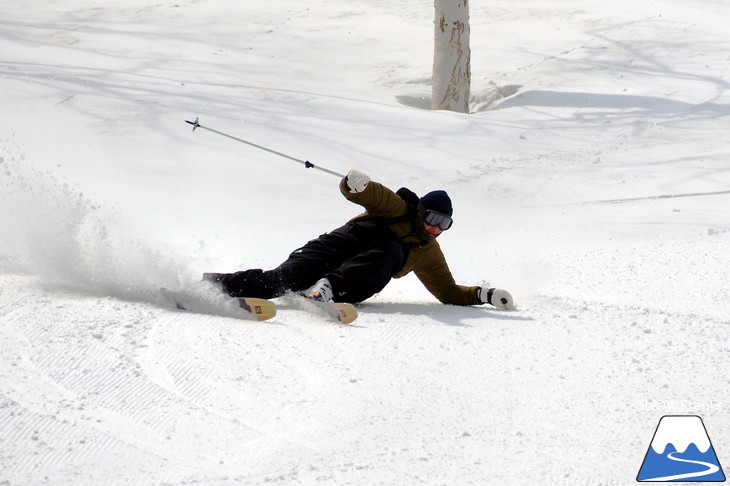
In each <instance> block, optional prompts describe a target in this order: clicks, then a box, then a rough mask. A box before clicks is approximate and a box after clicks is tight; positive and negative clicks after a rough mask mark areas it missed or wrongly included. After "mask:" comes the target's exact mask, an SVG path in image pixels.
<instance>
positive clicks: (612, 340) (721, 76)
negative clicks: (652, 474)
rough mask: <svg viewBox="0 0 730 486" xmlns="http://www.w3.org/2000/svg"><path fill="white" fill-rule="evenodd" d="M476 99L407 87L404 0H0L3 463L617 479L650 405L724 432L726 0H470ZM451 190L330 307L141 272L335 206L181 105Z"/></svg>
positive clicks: (297, 173)
mask: <svg viewBox="0 0 730 486" xmlns="http://www.w3.org/2000/svg"><path fill="white" fill-rule="evenodd" d="M470 15H471V50H472V58H471V62H472V80H473V83H472V100H473V103H472V113H471V114H469V115H465V114H456V113H448V112H432V111H428V110H424V109H422V108H423V107H424V106H428V105H429V104H430V99H429V97H430V93H431V86H430V76H431V72H430V70H431V66H432V55H433V52H432V45H433V23H432V22H433V5H432V3H430V2H416V1H407V2H399V3H396V4H393V3H392V2H387V3H386V2H383V1H373V0H371V1H367V2H365V1H361V0H351V1H347V2H345V1H343V0H329V1H316V2H307V4H306V6H304V4H303V3H302V2H294V1H291V0H280V1H277V2H274V3H273V4H272V3H265V2H264V3H256V2H233V1H217V2H212V1H209V0H200V1H197V2H176V3H172V2H164V1H163V2H158V3H155V4H150V3H148V2H143V1H140V0H131V1H130V0H124V1H121V0H110V1H108V2H105V4H104V7H103V8H101V7H98V4H97V3H94V2H88V1H83V0H76V1H74V2H52V1H50V0H39V1H36V2H32V3H28V2H15V3H9V2H5V3H4V4H2V5H0V19H2V20H0V31H1V32H2V37H3V43H2V46H1V47H0V52H1V53H2V55H1V56H0V59H1V60H0V106H2V117H1V118H0V187H1V188H2V189H1V192H0V216H1V217H0V349H2V353H1V354H0V484H6V485H13V486H16V485H54V486H64V485H69V486H70V485H84V484H88V485H91V484H105V485H128V484H136V485H148V484H149V485H170V484H174V485H182V484H203V485H209V486H221V485H229V484H262V483H266V482H269V483H278V484H343V485H344V484H358V485H362V484H421V483H425V484H459V485H462V484H581V485H582V484H627V483H630V482H631V483H633V482H634V480H635V479H634V478H635V477H636V473H637V471H638V469H639V467H640V465H641V461H642V459H643V457H644V455H645V452H646V450H647V445H648V444H649V442H650V441H651V438H652V434H653V432H654V428H655V426H656V423H657V420H658V419H659V418H660V417H661V416H663V415H668V414H674V415H677V414H687V415H699V416H701V417H702V418H703V421H704V423H705V425H706V427H707V431H708V433H709V435H710V437H711V438H712V441H713V446H714V449H715V450H716V452H717V455H718V458H719V459H720V461H721V463H722V462H723V461H724V462H727V460H724V459H723V457H725V458H727V454H728V451H730V440H729V439H728V437H730V419H728V415H727V410H728V408H729V407H730V403H728V402H727V398H726V397H728V396H730V394H729V392H730V379H728V376H727V373H726V371H725V367H724V366H725V361H726V359H727V356H728V352H729V351H730V346H729V345H728V329H729V327H728V326H729V324H730V303H729V301H728V295H730V285H729V280H730V279H729V278H728V268H730V251H728V250H729V249H730V213H729V212H728V209H727V208H728V207H729V205H730V170H728V167H729V166H728V159H729V157H728V156H729V155H730V139H729V138H728V137H727V133H728V128H730V120H729V117H728V115H730V99H729V96H728V88H729V87H730V84H729V83H728V80H727V73H728V69H729V66H730V57H728V51H729V50H728V47H729V42H730V41H729V37H728V31H727V24H728V20H730V5H728V4H727V2H722V1H719V0H717V1H713V0H684V1H681V2H680V1H677V0H667V1H664V2H628V1H624V0H621V1H617V2H611V3H606V2H597V1H595V0H584V1H581V2H577V1H574V0H569V1H565V2H560V3H559V4H554V3H547V2H505V1H496V2H489V3H488V4H475V3H472V4H470ZM196 116H199V117H200V122H201V123H202V124H204V125H206V126H209V127H211V128H214V129H216V130H219V131H222V132H225V133H229V134H231V135H233V136H237V137H240V138H243V139H246V140H250V141H252V142H254V143H257V144H260V145H264V146H267V147H270V148H272V149H275V150H279V151H281V152H284V153H286V154H289V155H291V156H293V157H297V158H301V159H306V160H310V161H312V162H313V163H315V164H318V165H321V166H323V167H326V168H328V169H331V170H334V171H336V172H340V173H344V172H347V171H348V170H349V169H351V168H357V169H359V170H362V171H364V172H366V173H367V174H369V175H370V176H371V177H372V178H373V179H374V180H377V181H379V182H383V183H384V184H386V185H387V186H389V187H391V188H393V189H397V188H399V187H401V186H407V187H409V188H410V189H412V190H414V191H416V192H417V193H421V194H423V193H425V192H427V191H430V190H434V189H445V190H447V191H448V192H449V194H450V196H451V198H452V200H453V202H454V206H455V212H454V219H455V224H454V226H453V228H452V229H450V230H449V231H448V232H447V233H445V234H443V235H442V236H441V237H440V242H441V245H442V247H443V248H444V251H445V253H446V256H447V259H448V261H449V265H450V267H451V269H452V271H453V273H454V274H455V277H456V279H457V281H458V282H459V283H463V284H467V285H472V284H478V283H480V282H482V281H488V282H490V284H491V285H493V286H498V287H501V288H506V289H509V290H510V291H511V292H512V294H513V296H514V298H515V301H516V303H517V310H515V311H512V312H506V311H497V310H495V309H491V308H487V307H467V308H460V307H454V306H444V305H441V304H439V303H437V302H436V301H435V299H433V297H432V296H431V295H430V294H428V292H427V291H426V290H425V289H424V288H423V287H422V286H421V285H420V283H419V282H418V281H417V279H416V278H415V277H413V276H408V277H406V278H403V279H400V280H397V281H393V282H392V283H391V284H390V285H389V286H388V287H387V288H386V289H385V290H384V291H383V292H382V293H381V294H379V295H378V296H376V297H375V298H373V299H372V300H370V301H368V302H367V303H365V304H363V305H362V306H361V307H360V309H359V311H360V314H361V317H360V318H359V319H358V321H357V322H356V324H357V325H356V326H352V327H344V326H339V325H335V324H332V323H327V322H324V321H323V320H322V319H320V318H318V317H316V316H314V315H312V314H309V313H306V312H304V311H302V310H301V309H298V308H297V307H296V306H293V305H291V304H290V303H287V302H286V301H283V302H281V303H280V304H281V305H280V307H281V310H280V312H279V315H278V316H277V317H276V318H275V319H273V320H272V321H268V322H266V323H257V322H247V321H241V320H236V319H231V318H227V317H223V316H216V315H193V314H186V313H183V312H179V311H173V310H170V309H166V308H163V307H160V306H158V305H157V304H156V293H157V290H158V289H159V287H161V286H167V287H171V288H183V289H185V288H188V289H189V288H193V287H194V286H195V283H196V282H197V281H198V280H199V278H200V274H201V273H202V272H204V271H234V270H239V269H245V268H252V267H264V268H269V267H272V266H275V265H277V264H278V263H280V262H281V261H282V260H283V259H284V258H285V257H286V255H287V254H288V252H289V251H291V250H292V249H294V248H296V247H297V246H299V245H301V244H303V243H304V242H306V241H307V240H308V239H310V238H313V237H315V236H317V235H318V234H321V233H323V232H325V231H328V230H330V229H333V228H335V227H337V226H339V225H340V224H342V223H343V222H344V221H346V220H347V219H348V218H350V217H352V216H354V215H355V214H357V213H358V212H359V207H355V206H353V205H351V204H349V203H348V202H347V201H345V200H344V199H343V198H342V196H341V195H340V194H339V192H338V188H337V182H338V181H337V179H336V178H335V177H332V176H330V175H328V174H325V173H321V172H317V171H313V170H308V171H307V170H305V169H303V168H302V167H301V165H298V164H296V163H294V162H292V161H289V160H286V159H284V158H281V157H277V156H275V155H273V154H269V153H266V152H263V151H260V150H257V149H255V148H252V147H249V146H247V145H244V144H240V143H237V142H235V141H232V140H229V139H226V138H224V137H221V136H219V135H216V134H214V133H210V132H205V131H202V130H198V131H196V132H194V133H193V132H192V131H191V130H190V126H189V125H187V124H185V123H184V120H192V119H194V118H195V117H196Z"/></svg>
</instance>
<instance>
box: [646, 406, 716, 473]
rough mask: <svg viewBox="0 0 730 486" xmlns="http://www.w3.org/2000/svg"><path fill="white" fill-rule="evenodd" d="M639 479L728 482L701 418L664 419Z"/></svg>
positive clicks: (675, 416) (665, 417) (655, 433)
mask: <svg viewBox="0 0 730 486" xmlns="http://www.w3.org/2000/svg"><path fill="white" fill-rule="evenodd" d="M636 480H637V481H656V482H664V481H691V482H722V481H725V474H724V473H723V471H722V467H721V466H720V461H718V460H717V455H716V454H715V449H714V448H713V447H712V443H711V442H710V436H709V435H707V429H705V424H704V423H703V422H702V419H701V418H700V417H698V416H697V415H665V416H664V417H662V418H661V420H659V425H658V426H657V428H656V432H654V437H653V438H652V440H651V444H650V445H649V450H648V451H646V457H644V462H643V463H642V464H641V469H640V470H639V474H638V476H636Z"/></svg>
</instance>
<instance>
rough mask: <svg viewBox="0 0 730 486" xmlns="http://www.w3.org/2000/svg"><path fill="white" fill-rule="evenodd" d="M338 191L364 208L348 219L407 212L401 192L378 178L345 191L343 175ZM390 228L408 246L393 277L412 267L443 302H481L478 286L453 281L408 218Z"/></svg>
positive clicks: (435, 244)
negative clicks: (358, 188) (359, 189)
mask: <svg viewBox="0 0 730 486" xmlns="http://www.w3.org/2000/svg"><path fill="white" fill-rule="evenodd" d="M340 191H341V192H342V194H343V195H344V196H345V197H346V198H347V199H348V200H349V201H352V202H354V203H356V204H359V205H361V206H363V207H364V208H365V210H366V211H365V212H364V213H362V214H360V215H359V216H357V217H355V218H353V219H351V220H350V221H351V222H356V221H368V220H373V219H377V218H396V217H398V216H403V215H405V214H406V213H407V212H408V205H407V204H406V202H405V201H404V200H403V199H402V198H401V197H400V196H398V195H397V194H396V193H394V192H393V191H391V190H390V189H388V188H387V187H385V186H384V185H382V184H380V183H377V182H372V181H371V182H370V183H369V184H368V185H367V186H366V188H365V190H364V191H363V192H360V193H355V194H353V193H351V192H350V191H348V189H347V186H346V185H345V181H344V179H343V180H342V181H341V182H340ZM390 229H391V231H393V233H395V235H396V236H397V237H398V238H400V240H401V241H402V242H403V243H404V244H405V245H406V246H407V247H408V248H409V252H408V259H407V260H406V263H405V265H404V266H403V268H402V269H401V270H400V271H399V272H398V273H397V274H396V275H394V276H393V278H400V277H403V276H404V275H407V274H409V273H410V272H411V271H413V272H415V273H416V276H417V277H418V279H419V280H420V281H421V283H423V285H424V286H425V287H426V288H427V289H428V291H429V292H431V293H432V294H433V295H434V296H435V297H436V298H437V299H438V300H440V301H441V302H443V303H444V304H455V305H473V304H481V303H482V302H481V301H480V300H479V298H478V297H477V290H478V289H479V287H476V286H474V287H466V286H463V285H457V284H456V282H455V281H454V277H453V276H452V275H451V271H450V270H449V266H448V265H447V264H446V258H445V257H444V254H443V252H442V251H441V247H440V246H439V244H438V242H437V241H436V240H430V241H421V240H420V239H419V237H418V235H417V234H416V231H415V229H414V228H413V223H411V221H400V222H396V223H393V224H391V225H390Z"/></svg>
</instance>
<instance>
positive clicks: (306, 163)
mask: <svg viewBox="0 0 730 486" xmlns="http://www.w3.org/2000/svg"><path fill="white" fill-rule="evenodd" d="M185 123H189V124H191V125H192V126H193V131H195V129H196V128H202V129H203V130H208V131H209V132H213V133H217V134H218V135H223V136H224V137H228V138H231V139H233V140H236V141H238V142H241V143H245V144H246V145H251V146H252V147H256V148H258V149H261V150H265V151H267V152H269V153H272V154H275V155H278V156H280V157H284V158H285V159H289V160H293V161H294V162H299V163H300V164H303V165H304V168H305V169H317V170H321V171H322V172H326V173H328V174H332V175H333V176H337V177H339V178H340V179H342V178H343V177H345V176H344V175H343V174H339V173H337V172H335V171H333V170H329V169H325V168H324V167H319V166H316V165H314V164H313V163H311V162H310V161H308V160H300V159H297V158H296V157H292V156H290V155H286V154H283V153H281V152H277V151H276V150H272V149H270V148H266V147H263V146H261V145H257V144H255V143H253V142H249V141H246V140H243V139H242V138H238V137H234V136H233V135H228V134H227V133H223V132H219V131H218V130H213V129H212V128H208V127H205V126H203V125H201V124H200V123H198V118H195V121H194V122H191V121H188V120H185Z"/></svg>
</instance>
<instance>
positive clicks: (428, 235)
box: [204, 170, 514, 309]
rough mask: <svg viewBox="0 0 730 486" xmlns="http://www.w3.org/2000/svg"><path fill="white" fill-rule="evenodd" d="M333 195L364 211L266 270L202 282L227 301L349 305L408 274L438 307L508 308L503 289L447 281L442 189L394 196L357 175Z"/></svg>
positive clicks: (447, 205) (447, 207)
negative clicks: (289, 298)
mask: <svg viewBox="0 0 730 486" xmlns="http://www.w3.org/2000/svg"><path fill="white" fill-rule="evenodd" d="M340 191H341V192H342V194H343V195H344V196H345V198H347V199H348V200H349V201H351V202H354V203H356V204H359V205H361V206H363V207H364V208H365V210H366V211H365V212H364V213H362V214H360V215H359V216H357V217H355V218H353V219H351V220H350V221H349V222H348V223H347V224H345V225H344V226H342V227H340V228H337V229H335V230H333V231H332V232H330V233H325V234H323V235H322V236H320V237H319V238H316V239H314V240H311V241H309V242H308V243H307V244H306V245H304V246H303V247H301V248H298V249H297V250H294V251H293V252H292V253H291V254H290V255H289V258H288V259H287V260H286V261H285V262H284V263H282V264H281V265H279V266H278V267H276V268H275V269H273V270H268V271H264V270H261V269H250V270H245V271H241V272H235V273H206V274H205V275H204V278H205V279H206V280H209V281H213V282H217V283H218V284H219V285H220V286H221V288H222V289H223V291H224V292H226V293H228V294H229V295H231V296H232V297H259V298H264V299H271V298H274V297H279V296H282V295H284V294H285V293H288V292H298V293H301V294H302V295H304V296H306V297H309V298H313V299H316V300H321V301H334V302H350V303H357V302H362V301H363V300H365V299H368V298H369V297H372V296H373V295H375V294H376V293H378V292H380V291H381V290H382V289H383V288H384V287H385V286H386V285H387V284H388V282H389V281H390V279H391V278H400V277H403V276H404V275H406V274H408V273H410V272H411V271H413V272H414V273H415V274H416V276H417V277H418V278H419V279H420V281H421V282H422V283H423V285H424V286H425V287H426V288H427V289H428V290H429V292H431V293H432V294H433V295H434V296H435V297H436V298H437V299H438V300H439V301H441V302H443V303H444V304H454V305H475V304H491V305H494V306H495V307H497V308H500V309H513V308H514V303H513V300H512V296H511V295H510V293H509V292H507V291H506V290H502V289H496V288H489V287H487V286H482V287H480V286H472V287H467V286H463V285H457V284H456V282H455V281H454V278H453V276H452V275H451V271H450V270H449V267H448V265H447V264H446V259H445V257H444V254H443V253H442V251H441V248H440V246H439V244H438V242H437V241H436V238H437V237H438V236H439V235H440V234H441V233H442V232H443V231H446V230H448V229H449V228H450V227H451V225H452V223H453V220H452V218H451V217H452V215H453V208H452V206H451V199H450V198H449V196H448V194H447V193H446V192H445V191H432V192H429V193H428V194H426V195H425V196H423V197H422V198H420V199H419V198H418V196H416V195H415V194H414V193H413V192H411V191H410V190H408V189H406V188H402V189H400V190H399V191H398V192H397V193H394V192H393V191H391V190H390V189H388V188H387V187H385V186H383V185H382V184H380V183H378V182H374V181H371V180H370V178H369V177H368V176H367V175H366V174H364V173H362V172H360V171H357V170H351V171H350V172H349V173H348V174H347V175H346V176H345V177H344V178H343V179H342V180H341V181H340Z"/></svg>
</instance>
